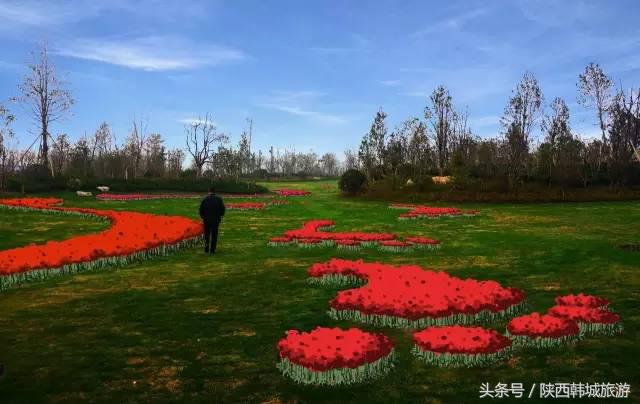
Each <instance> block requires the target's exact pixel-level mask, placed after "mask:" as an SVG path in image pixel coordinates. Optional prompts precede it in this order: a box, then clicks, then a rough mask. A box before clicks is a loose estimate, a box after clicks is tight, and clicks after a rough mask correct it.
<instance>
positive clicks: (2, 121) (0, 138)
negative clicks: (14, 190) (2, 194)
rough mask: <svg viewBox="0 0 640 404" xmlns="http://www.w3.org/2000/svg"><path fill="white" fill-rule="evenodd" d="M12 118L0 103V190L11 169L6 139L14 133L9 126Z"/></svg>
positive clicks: (2, 188)
mask: <svg viewBox="0 0 640 404" xmlns="http://www.w3.org/2000/svg"><path fill="white" fill-rule="evenodd" d="M14 119H15V118H14V116H13V115H11V113H10V112H9V110H8V109H6V108H5V107H4V106H3V105H2V104H0V190H4V186H5V182H6V177H7V175H8V174H9V172H10V171H12V170H11V169H10V167H11V164H10V160H11V153H10V150H9V145H8V140H9V139H11V138H13V135H14V133H13V128H12V127H11V125H12V123H13V121H14Z"/></svg>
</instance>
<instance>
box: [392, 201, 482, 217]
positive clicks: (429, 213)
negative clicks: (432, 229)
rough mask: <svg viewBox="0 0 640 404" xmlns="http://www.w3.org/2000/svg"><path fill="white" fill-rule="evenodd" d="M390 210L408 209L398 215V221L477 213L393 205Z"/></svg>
mask: <svg viewBox="0 0 640 404" xmlns="http://www.w3.org/2000/svg"><path fill="white" fill-rule="evenodd" d="M391 208H392V209H410V211H409V212H408V213H403V214H401V215H400V219H416V218H420V217H427V218H436V217H442V216H461V215H466V216H469V215H476V214H478V211H476V210H468V211H463V210H460V209H458V208H443V207H434V206H425V205H412V204H402V203H400V204H393V205H391Z"/></svg>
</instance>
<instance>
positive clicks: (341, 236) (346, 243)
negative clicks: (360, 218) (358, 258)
mask: <svg viewBox="0 0 640 404" xmlns="http://www.w3.org/2000/svg"><path fill="white" fill-rule="evenodd" d="M334 224H335V223H334V222H333V221H332V220H309V221H307V222H305V223H304V224H303V225H302V227H300V228H299V229H295V230H288V231H286V232H285V233H284V236H285V237H288V238H291V239H293V240H320V241H322V242H323V243H320V245H323V246H327V245H338V246H339V247H340V248H353V249H355V248H358V247H360V246H362V245H370V246H378V247H379V248H380V249H386V250H389V251H395V252H398V251H406V250H410V249H411V248H412V247H413V246H414V245H415V244H414V243H409V242H405V241H400V240H397V239H396V235H395V234H393V233H364V232H330V231H328V230H330V229H331V228H332V227H333V226H334ZM414 239H416V240H417V239H419V237H415V238H414ZM424 240H429V239H424ZM430 243H432V244H431V245H436V244H437V243H439V242H438V241H437V240H430Z"/></svg>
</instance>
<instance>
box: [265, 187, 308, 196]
mask: <svg viewBox="0 0 640 404" xmlns="http://www.w3.org/2000/svg"><path fill="white" fill-rule="evenodd" d="M274 192H275V193H277V194H278V195H280V196H285V197H287V196H306V195H311V192H309V191H303V190H301V189H288V188H283V189H276V190H275V191H274Z"/></svg>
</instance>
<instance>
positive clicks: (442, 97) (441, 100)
mask: <svg viewBox="0 0 640 404" xmlns="http://www.w3.org/2000/svg"><path fill="white" fill-rule="evenodd" d="M430 100H431V106H427V107H426V108H425V110H424V116H425V118H426V120H427V121H429V122H430V123H431V130H432V132H433V138H434V144H435V146H436V157H437V162H438V170H439V171H440V175H444V170H445V168H446V167H447V164H448V162H449V147H450V145H449V142H450V141H451V136H452V135H453V133H454V123H453V121H454V119H455V116H456V112H455V110H454V108H453V102H452V99H451V95H450V94H449V90H447V88H446V87H445V86H442V85H441V86H438V88H436V89H435V90H433V93H432V94H431V97H430Z"/></svg>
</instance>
